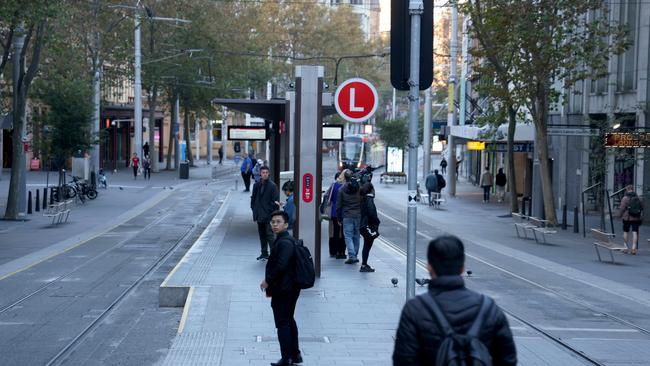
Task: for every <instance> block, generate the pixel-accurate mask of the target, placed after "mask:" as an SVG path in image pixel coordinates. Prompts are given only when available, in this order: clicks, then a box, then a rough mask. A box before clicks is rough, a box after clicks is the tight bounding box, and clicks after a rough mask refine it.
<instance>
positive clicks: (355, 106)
mask: <svg viewBox="0 0 650 366" xmlns="http://www.w3.org/2000/svg"><path fill="white" fill-rule="evenodd" d="M378 105H379V95H378V94H377V89H375V87H374V86H373V85H372V84H370V82H369V81H368V80H365V79H361V78H352V79H348V80H346V81H344V82H343V83H342V84H341V85H340V86H339V87H338V88H337V89H336V94H335V95H334V107H336V111H337V112H338V113H339V116H341V118H343V119H345V120H346V121H349V122H363V121H365V120H367V119H368V118H370V117H372V115H373V114H375V111H376V110H377V106H378Z"/></svg>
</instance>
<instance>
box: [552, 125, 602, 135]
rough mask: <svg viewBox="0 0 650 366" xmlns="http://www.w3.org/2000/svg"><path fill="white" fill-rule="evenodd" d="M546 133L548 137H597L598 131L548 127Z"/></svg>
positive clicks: (585, 128) (581, 128) (593, 129)
mask: <svg viewBox="0 0 650 366" xmlns="http://www.w3.org/2000/svg"><path fill="white" fill-rule="evenodd" d="M546 133H547V134H548V135H549V136H598V134H599V133H600V131H599V130H598V129H597V128H589V127H586V126H585V127H559V126H558V127H555V126H548V127H547V129H546Z"/></svg>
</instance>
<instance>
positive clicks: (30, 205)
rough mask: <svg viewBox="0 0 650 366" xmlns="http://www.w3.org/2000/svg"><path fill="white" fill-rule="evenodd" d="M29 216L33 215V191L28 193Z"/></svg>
mask: <svg viewBox="0 0 650 366" xmlns="http://www.w3.org/2000/svg"><path fill="white" fill-rule="evenodd" d="M27 214H29V215H31V214H32V191H29V192H27Z"/></svg>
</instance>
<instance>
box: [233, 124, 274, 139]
mask: <svg viewBox="0 0 650 366" xmlns="http://www.w3.org/2000/svg"><path fill="white" fill-rule="evenodd" d="M268 139H269V136H268V131H267V129H266V127H255V126H228V140H246V141H266V140H268Z"/></svg>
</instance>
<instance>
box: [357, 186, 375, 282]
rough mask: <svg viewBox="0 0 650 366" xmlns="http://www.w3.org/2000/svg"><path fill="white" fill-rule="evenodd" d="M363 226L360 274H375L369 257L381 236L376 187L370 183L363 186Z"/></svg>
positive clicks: (361, 190)
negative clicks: (374, 243) (376, 240)
mask: <svg viewBox="0 0 650 366" xmlns="http://www.w3.org/2000/svg"><path fill="white" fill-rule="evenodd" d="M360 194H361V197H362V202H361V225H360V231H361V236H363V250H362V251H361V268H360V269H359V272H374V271H375V269H374V268H372V267H370V265H369V264H368V255H369V254H370V249H371V248H372V243H373V242H374V241H375V239H377V237H378V236H379V223H380V221H379V217H377V207H375V187H374V186H373V185H372V183H370V182H368V183H365V184H364V185H362V186H361V189H360Z"/></svg>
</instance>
